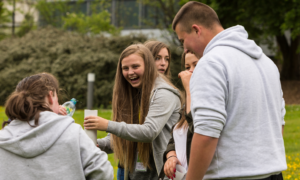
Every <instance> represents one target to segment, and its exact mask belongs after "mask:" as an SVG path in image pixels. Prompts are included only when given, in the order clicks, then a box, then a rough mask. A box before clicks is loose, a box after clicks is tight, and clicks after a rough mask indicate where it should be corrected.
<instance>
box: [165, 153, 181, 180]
mask: <svg viewBox="0 0 300 180" xmlns="http://www.w3.org/2000/svg"><path fill="white" fill-rule="evenodd" d="M176 164H180V162H179V160H178V159H177V156H176V152H175V151H170V152H169V153H168V154H167V161H166V163H165V165H164V172H165V175H166V176H167V177H168V178H169V179H173V178H175V172H176ZM180 165H181V164H180Z"/></svg>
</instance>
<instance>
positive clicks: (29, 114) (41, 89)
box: [2, 73, 59, 127]
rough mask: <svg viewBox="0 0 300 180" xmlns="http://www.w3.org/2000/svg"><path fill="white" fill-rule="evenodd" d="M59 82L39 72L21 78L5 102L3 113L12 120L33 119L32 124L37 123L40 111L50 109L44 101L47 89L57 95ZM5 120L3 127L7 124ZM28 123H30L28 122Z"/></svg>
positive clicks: (47, 74)
mask: <svg viewBox="0 0 300 180" xmlns="http://www.w3.org/2000/svg"><path fill="white" fill-rule="evenodd" d="M58 90H59V84H58V81H57V80H56V78H55V77H54V76H53V75H51V74H49V73H40V74H35V75H33V76H29V77H26V78H24V79H23V80H21V81H20V82H19V83H18V85H17V87H16V89H15V91H14V92H13V93H12V94H11V95H10V96H9V97H8V99H7V100H6V102H5V114H6V115H7V116H8V118H9V119H10V120H11V121H12V120H15V119H17V120H20V121H27V122H28V124H29V121H30V120H32V119H34V126H37V125H38V120H39V116H40V112H42V111H52V110H51V109H50V107H49V105H48V104H47V103H46V101H45V97H46V96H47V95H48V94H49V91H52V92H53V95H54V93H56V94H57V95H58ZM9 123H10V121H6V122H4V123H3V124H2V127H4V126H5V125H6V124H9ZM29 125H30V124H29Z"/></svg>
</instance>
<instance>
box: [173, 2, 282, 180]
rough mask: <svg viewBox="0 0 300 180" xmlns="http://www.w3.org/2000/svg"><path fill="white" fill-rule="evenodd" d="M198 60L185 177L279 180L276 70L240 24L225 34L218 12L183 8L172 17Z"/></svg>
mask: <svg viewBox="0 0 300 180" xmlns="http://www.w3.org/2000/svg"><path fill="white" fill-rule="evenodd" d="M173 29H174V30H175V31H176V33H177V35H178V38H179V40H180V41H181V42H182V44H183V46H184V51H185V52H188V51H191V52H193V53H194V54H195V55H196V56H197V57H198V58H201V60H200V61H199V62H198V64H197V67H196V68H195V70H194V73H193V75H192V77H191V80H190V91H191V101H192V102H191V112H192V115H193V119H194V130H195V134H194V137H193V140H192V146H191V156H190V159H191V160H190V163H189V168H188V174H187V179H188V180H195V179H266V180H267V179H277V178H278V179H280V178H282V175H281V171H283V170H285V169H287V165H286V159H285V149H284V143H283V137H282V132H283V125H284V115H285V109H284V100H283V98H282V91H281V84H280V79H279V72H278V69H277V67H276V65H275V64H274V63H273V62H272V60H270V59H269V58H268V57H267V56H266V55H265V54H264V53H263V52H262V50H261V48H260V47H259V46H257V45H256V44H255V42H254V41H252V40H249V39H248V34H247V32H246V31H245V29H244V28H243V27H242V26H234V27H231V28H229V29H226V30H224V29H223V27H222V25H221V23H220V21H219V19H218V16H217V14H216V12H215V11H214V10H213V9H211V8H210V7H209V6H207V5H205V4H202V3H199V2H188V3H186V4H185V5H184V6H183V7H182V8H181V9H180V10H179V12H178V13H177V14H176V16H175V18H174V20H173Z"/></svg>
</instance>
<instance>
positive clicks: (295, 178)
mask: <svg viewBox="0 0 300 180" xmlns="http://www.w3.org/2000/svg"><path fill="white" fill-rule="evenodd" d="M286 111H287V113H286V115H285V122H286V125H285V127H284V135H283V138H284V144H285V151H286V159H287V164H288V169H287V170H286V171H284V172H283V176H284V179H291V180H300V178H299V177H300V141H299V140H300V105H289V106H286ZM98 115H99V116H101V117H103V118H105V119H111V110H102V109H98ZM83 117H84V112H83V110H77V111H75V114H74V115H73V118H74V119H75V122H76V123H78V124H80V125H82V124H83V119H84V118H83ZM0 120H7V117H6V116H5V113H4V108H3V107H0ZM0 129H1V128H0ZM106 134H107V133H106V132H102V131H98V133H97V135H98V138H102V137H105V136H106ZM108 159H109V161H110V162H111V164H112V166H113V167H114V174H115V179H117V178H116V175H117V168H118V167H117V162H115V161H114V156H113V154H110V155H108Z"/></svg>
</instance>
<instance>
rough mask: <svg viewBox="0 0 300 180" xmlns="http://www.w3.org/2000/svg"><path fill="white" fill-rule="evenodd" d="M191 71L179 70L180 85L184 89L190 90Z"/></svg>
mask: <svg viewBox="0 0 300 180" xmlns="http://www.w3.org/2000/svg"><path fill="white" fill-rule="evenodd" d="M192 74H193V73H191V72H190V71H181V72H180V73H179V74H178V78H181V82H182V85H183V87H184V89H185V90H186V91H189V90H190V80H191V76H192Z"/></svg>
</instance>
